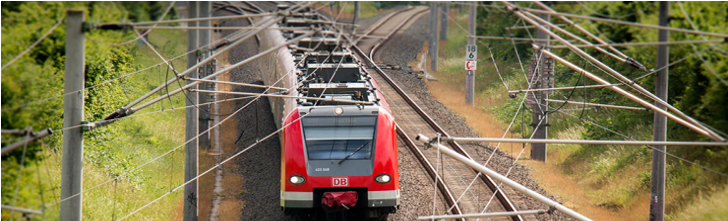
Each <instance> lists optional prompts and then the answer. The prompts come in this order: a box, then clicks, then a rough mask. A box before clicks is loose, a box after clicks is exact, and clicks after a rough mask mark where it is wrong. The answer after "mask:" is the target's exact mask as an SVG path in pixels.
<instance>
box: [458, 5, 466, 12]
mask: <svg viewBox="0 0 728 221" xmlns="http://www.w3.org/2000/svg"><path fill="white" fill-rule="evenodd" d="M460 3H466V2H460ZM464 8H465V5H463V4H459V5H458V14H461V13H463V10H465V9H464Z"/></svg>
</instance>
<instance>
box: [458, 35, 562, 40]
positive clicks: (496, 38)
mask: <svg viewBox="0 0 728 221" xmlns="http://www.w3.org/2000/svg"><path fill="white" fill-rule="evenodd" d="M467 37H468V38H478V39H491V40H515V41H530V42H534V41H535V42H546V41H550V42H554V41H557V40H553V39H549V40H547V39H531V38H516V37H499V36H474V35H468V36H467ZM569 41H571V42H573V41H574V40H569Z"/></svg>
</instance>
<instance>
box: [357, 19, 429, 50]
mask: <svg viewBox="0 0 728 221" xmlns="http://www.w3.org/2000/svg"><path fill="white" fill-rule="evenodd" d="M411 10H414V8H413V9H411ZM411 10H407V11H411ZM426 11H428V10H425V9H421V10H420V11H419V12H415V14H413V15H412V16H409V17H407V19H405V20H404V21H402V22H400V23H399V25H397V27H395V28H394V29H392V31H391V32H389V34H387V36H384V38H383V40H381V41H379V43H377V44H376V45H374V47H372V51H371V52H370V53H369V57H370V58H373V57H374V52H375V51H377V48H379V46H380V45H382V43H384V42H387V39H389V38H390V37H392V35H394V33H397V32H398V31H399V29H400V28H402V26H404V24H407V22H409V21H410V20H412V18H414V17H416V16H418V15H419V14H421V13H424V12H426ZM377 29H379V28H377Z"/></svg>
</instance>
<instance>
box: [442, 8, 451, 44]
mask: <svg viewBox="0 0 728 221" xmlns="http://www.w3.org/2000/svg"><path fill="white" fill-rule="evenodd" d="M440 10H441V13H440V14H441V15H440V40H445V41H447V25H448V23H447V22H448V19H447V17H448V16H450V3H447V2H445V3H443V5H442V7H441V8H440Z"/></svg>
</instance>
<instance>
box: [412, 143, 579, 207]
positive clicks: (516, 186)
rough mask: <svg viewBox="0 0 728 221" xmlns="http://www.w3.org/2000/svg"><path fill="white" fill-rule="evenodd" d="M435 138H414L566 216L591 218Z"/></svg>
mask: <svg viewBox="0 0 728 221" xmlns="http://www.w3.org/2000/svg"><path fill="white" fill-rule="evenodd" d="M437 139H438V138H437V137H435V138H432V139H430V138H428V137H426V136H424V135H422V134H419V135H417V138H416V140H418V141H420V142H422V143H424V144H425V145H427V146H428V147H429V146H432V145H437V147H438V148H433V149H437V151H440V152H442V153H443V154H445V155H448V156H450V157H452V158H454V159H455V160H457V161H460V162H461V163H463V164H465V165H467V166H469V167H471V168H473V169H475V170H478V171H480V172H482V173H483V174H485V175H488V176H490V177H491V178H493V179H494V180H497V181H499V182H502V183H503V184H505V185H506V186H509V187H511V188H512V189H513V190H515V191H518V192H520V193H523V194H524V195H526V196H528V197H531V198H533V199H535V200H537V201H539V202H541V203H544V204H546V205H549V206H551V207H554V208H555V209H556V210H558V211H559V212H562V213H564V214H566V215H567V216H570V217H572V218H574V219H577V220H591V219H589V218H587V217H586V216H584V215H581V214H579V213H577V212H576V211H574V210H571V209H569V208H568V207H566V206H564V205H562V204H561V203H559V202H556V201H554V200H551V199H549V198H548V197H545V196H543V195H541V194H539V193H537V192H536V191H533V190H531V189H528V188H527V187H525V186H523V185H521V184H520V183H517V182H516V181H513V180H511V179H508V178H507V177H505V176H503V175H501V174H500V173H498V172H495V171H493V170H491V169H488V168H487V167H485V166H483V165H481V164H480V163H478V162H476V161H474V160H472V159H469V158H467V157H465V156H463V155H461V154H460V153H458V152H456V151H455V150H452V149H450V148H448V147H445V146H443V145H442V144H439V143H437ZM440 139H441V140H445V139H448V138H446V137H441V138H440ZM433 140H434V142H433ZM523 140H529V141H543V140H540V139H523Z"/></svg>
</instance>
